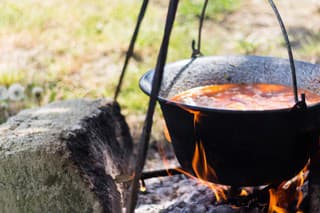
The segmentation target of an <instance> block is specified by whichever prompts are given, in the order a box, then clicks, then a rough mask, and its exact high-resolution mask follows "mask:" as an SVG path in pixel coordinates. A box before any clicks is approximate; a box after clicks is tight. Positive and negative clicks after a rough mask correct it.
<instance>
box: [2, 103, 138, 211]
mask: <svg viewBox="0 0 320 213" xmlns="http://www.w3.org/2000/svg"><path fill="white" fill-rule="evenodd" d="M131 154H132V140H131V136H130V133H129V129H128V126H127V124H126V122H125V120H124V118H123V116H122V115H121V114H120V108H119V106H118V105H117V103H114V102H111V101H108V102H106V101H103V100H95V101H89V100H70V101H63V102H57V103H52V104H49V105H47V106H44V107H41V108H38V109H30V110H25V111H22V112H21V113H19V114H18V115H17V116H15V117H12V118H11V119H9V121H8V122H7V123H5V124H3V125H1V126H0V212H42V211H54V212H121V208H122V204H123V203H124V202H125V200H126V199H127V195H126V193H124V191H125V190H124V189H126V187H127V186H126V185H125V184H117V183H116V182H115V180H114V179H115V177H116V176H117V175H119V174H129V173H130V168H129V165H128V163H127V162H129V159H130V157H131Z"/></svg>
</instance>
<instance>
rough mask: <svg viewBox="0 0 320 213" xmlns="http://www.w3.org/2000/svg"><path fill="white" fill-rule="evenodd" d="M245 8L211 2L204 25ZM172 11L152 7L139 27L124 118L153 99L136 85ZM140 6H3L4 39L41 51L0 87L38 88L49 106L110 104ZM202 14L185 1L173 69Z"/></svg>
mask: <svg viewBox="0 0 320 213" xmlns="http://www.w3.org/2000/svg"><path fill="white" fill-rule="evenodd" d="M239 2H240V1H239V0H215V1H212V2H211V1H210V2H209V6H208V10H207V16H206V21H207V22H212V21H217V20H219V19H220V18H221V17H223V16H225V15H227V14H228V13H230V12H232V11H234V10H235V9H236V8H237V7H238V5H239V4H238V3H239ZM167 3H168V2H161V3H159V2H158V3H157V2H152V1H151V2H150V5H149V8H148V11H147V13H146V16H145V19H144V22H143V24H142V26H141V32H140V34H139V37H138V40H137V44H136V51H135V54H136V56H137V57H135V58H134V59H132V60H131V63H130V65H129V67H128V72H127V75H126V77H125V80H124V85H123V89H122V92H121V94H120V97H119V102H120V104H121V105H122V107H123V109H124V112H125V113H126V114H129V113H144V111H145V110H146V106H147V103H148V97H147V96H146V95H144V94H143V93H142V92H141V91H140V90H139V87H138V81H139V78H140V77H141V75H142V74H143V73H144V72H146V71H147V70H149V69H151V68H152V67H154V66H155V64H156V58H157V55H158V51H159V46H160V42H161V39H162V33H163V28H164V22H165V16H166V10H167V5H168V4H167ZM140 4H141V1H138V0H122V1H115V0H113V1H105V0H95V1H91V0H72V1H64V0H48V1H41V0H24V1H10V0H3V1H1V3H0V35H1V37H0V39H2V40H5V39H6V38H7V37H9V36H17V35H19V36H20V37H19V38H18V39H17V40H16V41H15V42H14V47H13V48H17V49H19V50H23V51H32V50H33V49H35V48H39V47H41V48H40V50H39V51H40V52H39V53H38V54H36V55H35V56H33V57H30V58H28V63H29V64H30V66H29V65H28V66H27V67H24V68H23V69H19V70H11V71H10V72H3V73H0V75H1V76H0V84H4V85H7V86H9V85H10V84H12V83H16V82H19V83H21V84H23V85H24V86H25V87H27V88H31V87H32V86H33V85H40V86H42V87H43V88H44V91H45V94H44V97H43V101H42V103H43V104H45V103H47V102H51V101H55V100H60V99H69V98H78V97H91V98H99V97H112V96H113V93H114V88H115V85H116V83H117V81H118V76H119V72H120V70H121V66H122V63H123V60H124V56H125V51H126V49H127V47H128V44H129V40H130V37H131V34H132V32H133V29H134V25H135V21H136V17H137V14H138V11H139V8H140ZM201 7H202V1H200V0H193V1H180V6H179V10H178V13H177V21H176V23H175V26H174V30H173V33H172V38H171V42H170V49H169V54H168V62H170V61H176V60H179V59H182V58H188V57H190V55H191V41H192V39H194V38H196V36H197V27H198V18H197V16H198V14H199V13H200V11H201ZM204 39H206V37H205V36H204ZM219 48H220V44H219V43H218V42H217V41H215V40H212V39H206V45H205V46H203V52H209V53H211V54H212V53H216V52H217V51H218V49H219ZM99 60H101V61H103V60H107V61H108V62H107V65H106V66H104V67H102V68H92V69H87V70H85V69H84V67H85V66H86V65H88V64H89V65H90V64H95V63H98V62H97V61H99ZM101 73H102V74H101ZM103 73H105V74H103ZM25 102H27V103H25V104H24V105H23V106H33V105H36V104H34V103H33V102H32V99H26V100H25Z"/></svg>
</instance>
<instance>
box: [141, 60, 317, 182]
mask: <svg viewBox="0 0 320 213" xmlns="http://www.w3.org/2000/svg"><path fill="white" fill-rule="evenodd" d="M296 68H297V79H298V85H299V87H300V88H303V89H308V90H310V91H312V92H314V93H316V94H319V95H320V83H319V82H320V65H315V64H310V63H306V62H301V61H296ZM153 74H154V70H151V71H149V72H147V73H146V74H145V75H143V77H142V78H141V80H140V88H141V89H142V90H143V91H144V92H145V93H146V94H148V95H150V90H151V82H152V78H153ZM225 83H273V84H283V85H288V86H291V85H292V83H291V76H290V66H289V61H288V60H285V59H280V58H271V57H259V56H226V57H225V56H221V57H218V56H216V57H200V58H196V59H189V60H183V61H178V62H175V63H171V64H167V65H166V66H165V70H164V76H163V81H162V85H161V90H160V95H159V97H158V101H159V103H160V106H161V109H162V112H163V115H164V119H165V121H166V125H167V128H168V130H169V133H170V137H171V140H172V144H173V147H174V151H175V154H176V156H177V159H178V161H179V163H180V164H181V166H182V168H184V169H185V170H187V171H189V172H194V171H193V169H192V165H191V164H192V158H193V155H194V149H195V144H196V141H201V143H202V144H203V147H204V149H205V152H206V158H207V161H208V164H209V166H210V167H212V168H214V170H215V172H216V175H217V178H216V177H211V178H209V179H208V180H209V181H211V182H215V183H219V184H225V185H232V186H256V185H265V184H270V183H278V182H281V181H283V180H288V179H290V178H291V177H293V176H294V175H296V174H297V173H298V172H299V171H300V170H301V169H302V168H303V167H304V165H305V164H306V163H307V161H308V159H309V157H310V156H311V155H312V153H313V152H314V151H316V149H317V144H318V140H319V129H320V128H319V127H320V103H319V104H315V105H310V106H307V108H306V109H304V110H299V109H293V108H290V109H279V110H264V111H233V110H221V109H212V108H206V107H195V106H189V105H185V104H183V105H182V104H177V103H174V102H172V101H170V100H169V99H170V97H172V96H174V95H176V94H178V93H180V92H182V91H185V90H187V89H191V88H193V87H198V86H205V85H210V84H225ZM306 98H307V99H308V97H306ZM185 109H191V110H195V111H200V120H199V122H198V124H197V125H196V126H194V115H193V114H192V113H190V112H188V111H186V110H185ZM200 172H201V171H200Z"/></svg>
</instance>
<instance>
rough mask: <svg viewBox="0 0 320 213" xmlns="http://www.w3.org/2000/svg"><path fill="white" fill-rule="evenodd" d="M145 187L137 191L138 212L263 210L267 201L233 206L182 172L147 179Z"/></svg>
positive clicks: (250, 212)
mask: <svg viewBox="0 0 320 213" xmlns="http://www.w3.org/2000/svg"><path fill="white" fill-rule="evenodd" d="M146 188H147V190H146V191H145V192H141V193H140V195H139V200H138V205H137V209H136V212H137V213H145V212H161V213H183V212H184V213H187V212H197V213H202V212H208V213H229V212H230V213H242V212H243V213H244V212H246V213H256V212H265V211H266V205H261V206H258V207H234V206H232V205H231V204H218V203H216V200H215V196H214V194H213V192H212V191H211V189H209V188H208V187H206V186H204V185H200V184H199V183H198V182H197V181H196V180H193V179H190V178H187V177H186V176H183V175H177V176H170V177H164V178H154V179H150V180H146Z"/></svg>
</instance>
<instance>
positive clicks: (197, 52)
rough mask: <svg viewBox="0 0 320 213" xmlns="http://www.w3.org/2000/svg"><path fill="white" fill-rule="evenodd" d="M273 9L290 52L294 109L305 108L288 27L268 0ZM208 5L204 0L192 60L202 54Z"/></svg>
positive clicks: (193, 42) (275, 7) (206, 0)
mask: <svg viewBox="0 0 320 213" xmlns="http://www.w3.org/2000/svg"><path fill="white" fill-rule="evenodd" d="M268 2H269V4H270V6H271V8H272V9H273V12H274V14H275V15H276V17H277V20H278V22H279V25H280V28H281V31H282V35H283V38H284V40H285V42H286V46H287V51H288V56H289V62H290V68H291V76H292V86H293V95H294V100H295V103H296V105H295V106H294V108H296V107H297V108H300V107H301V106H305V105H306V104H305V100H304V98H303V97H304V96H303V97H301V101H299V98H298V86H297V77H296V68H295V63H294V59H293V54H292V48H291V43H290V40H289V36H288V33H287V30H286V27H285V26H284V23H283V21H282V18H281V15H280V13H279V11H278V8H277V6H276V5H275V3H274V2H273V0H268ZM207 5H208V0H204V5H203V8H202V12H201V15H200V19H199V20H200V21H199V29H198V42H197V48H196V47H195V46H196V45H195V40H192V55H191V57H192V58H196V57H198V56H201V55H202V53H201V51H200V48H201V31H202V26H203V20H204V16H205V11H206V8H207Z"/></svg>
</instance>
